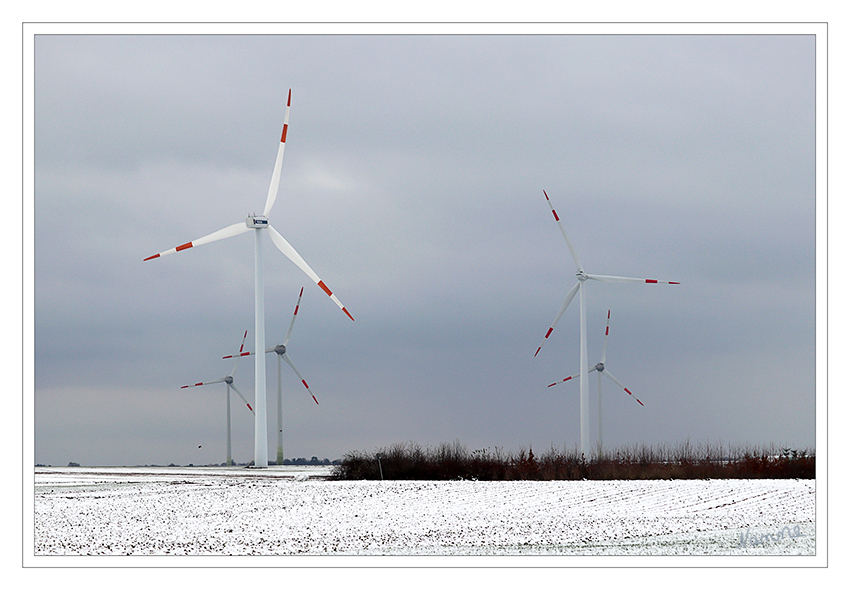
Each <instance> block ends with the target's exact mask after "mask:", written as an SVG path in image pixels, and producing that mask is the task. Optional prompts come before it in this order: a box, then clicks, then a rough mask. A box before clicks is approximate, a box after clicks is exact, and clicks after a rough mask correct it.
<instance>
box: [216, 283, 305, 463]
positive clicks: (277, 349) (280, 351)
mask: <svg viewBox="0 0 850 590" xmlns="http://www.w3.org/2000/svg"><path fill="white" fill-rule="evenodd" d="M302 295H304V287H301V292H300V293H299V294H298V301H297V302H296V303H295V312H294V313H293V314H292V321H290V322H289V330H287V331H286V338H284V339H283V344H278V345H276V346H271V347H269V348H267V349H266V353H269V352H274V353H277V464H278V465H283V396H282V395H281V383H280V359H281V358H283V360H284V361H286V364H288V365H289V366H290V367H292V370H293V371H295V374H296V375H298V378H299V379H301V384H302V385H304V387H305V388H306V389H307V393H309V394H310V397H312V398H313V401H314V402H316V404H317V405H318V403H319V400H317V399H316V396H315V395H313V392H312V391H311V390H310V386H309V385H307V381H305V380H304V377H303V376H302V375H301V373H299V372H298V369H296V368H295V364H294V363H293V362H292V359H290V358H289V356H288V355H287V354H286V345H287V344H289V337H290V336H292V328H293V326H295V318H296V316H298V309H299V308H300V306H301V296H302ZM249 354H254V353H253V352H243V353H241V355H242V356H246V355H249ZM224 358H226V359H227V358H233V355H230V356H226V357H224Z"/></svg>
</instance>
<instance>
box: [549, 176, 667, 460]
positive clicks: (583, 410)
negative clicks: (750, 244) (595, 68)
mask: <svg viewBox="0 0 850 590" xmlns="http://www.w3.org/2000/svg"><path fill="white" fill-rule="evenodd" d="M543 194H544V195H545V197H546V202H547V203H549V208H550V209H552V215H553V216H554V217H555V221H557V222H558V227H559V228H560V229H561V233H562V234H563V235H564V240H565V241H566V242H567V247H568V248H569V249H570V254H571V255H572V257H573V261H574V262H575V264H576V278H577V279H578V282H577V283H576V284H575V286H573V288H572V289H570V290H569V291H568V292H567V298H566V300H565V301H564V304H563V305H562V306H561V309H560V311H558V314H557V315H556V316H555V320H554V321H553V322H552V325H551V326H549V330H548V331H547V332H546V335H545V336H544V337H543V342H541V343H540V346H538V347H537V351H536V352H535V353H534V356H537V353H539V352H540V349H541V348H543V345H544V344H545V343H546V340H547V339H548V338H549V336H550V335H551V334H552V330H554V329H555V324H557V323H558V320H559V319H561V316H562V315H564V312H565V311H566V309H567V306H569V304H570V302H571V301H572V300H573V297H575V295H576V293H578V294H579V315H580V318H581V352H580V355H579V371H580V373H579V375H580V377H579V406H580V419H581V452H582V454H583V455H584V456H585V457H586V458H589V457H590V411H589V405H590V401H589V399H588V392H587V375H586V373H585V367H586V366H587V304H586V296H585V290H586V288H587V287H586V285H585V283H586V282H587V280H588V279H591V280H593V281H599V282H602V283H651V284H665V285H678V284H679V283H678V282H674V281H659V280H656V279H637V278H631V277H617V276H609V275H592V274H588V273H586V272H585V271H584V267H583V266H582V264H581V261H580V260H579V258H578V253H577V252H576V249H575V247H574V246H573V244H572V242H570V238H569V237H567V231H566V230H565V229H564V224H563V223H561V218H560V217H558V214H557V213H556V212H555V207H554V206H553V205H552V201H551V200H550V199H549V195H547V194H546V191H545V190H544V191H543Z"/></svg>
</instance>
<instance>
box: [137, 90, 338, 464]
mask: <svg viewBox="0 0 850 590" xmlns="http://www.w3.org/2000/svg"><path fill="white" fill-rule="evenodd" d="M291 101H292V90H291V89H290V91H289V95H288V97H287V99H286V114H285V115H284V118H283V133H282V134H281V136H280V145H279V146H278V151H277V159H276V160H275V165H274V171H273V172H272V179H271V184H270V185H269V193H268V196H267V197H266V206H265V209H263V214H262V215H256V214H251V215H249V216H248V217H247V218H246V219H245V221H244V222H241V221H240V222H239V223H234V224H233V225H229V226H227V227H225V228H223V229H220V230H218V231H216V232H213V233H211V234H209V235H207V236H204V237H202V238H199V239H197V240H194V241H192V242H186V243H185V244H182V245H180V246H177V247H176V248H171V249H170V250H166V251H164V252H160V253H159V254H154V255H153V256H149V257H147V258H145V260H152V259H154V258H159V257H161V256H165V255H167V254H173V253H175V252H181V251H183V250H188V249H189V248H192V247H195V246H201V245H203V244H208V243H210V242H215V241H217V240H221V239H224V238H229V237H232V236H236V235H239V234H242V233H245V232H247V231H249V230H254V348H255V349H256V350H262V349H263V347H264V346H265V340H266V328H265V303H264V294H263V256H262V254H263V242H262V232H263V231H268V234H269V237H270V238H271V239H272V242H273V243H274V245H275V246H277V248H278V249H279V250H280V251H281V252H283V254H284V256H286V257H287V258H289V259H290V260H291V261H292V262H293V263H295V265H296V266H297V267H298V268H300V269H301V270H302V271H304V273H305V274H306V275H307V276H308V277H310V278H311V279H312V280H313V282H314V283H316V284H317V285H318V286H319V287H320V288H321V289H322V290H323V291H324V292H325V293H327V295H328V296H329V297H330V298H331V299H332V300H333V302H334V303H336V304H337V305H338V306H339V308H340V309H341V310H342V311H343V312H344V313H345V315H347V316H348V317H349V318H350V319H351V320H354V318H353V317H352V316H351V314H350V313H348V310H347V309H345V306H343V305H342V303H340V301H339V299H337V298H336V295H334V294H333V293H332V292H331V290H330V289H328V287H327V285H325V283H324V282H323V281H322V280H321V279H320V278H319V276H318V275H317V274H316V273H315V272H313V269H312V268H310V266H309V265H308V264H307V263H306V262H304V259H303V258H301V256H300V255H299V254H298V252H296V251H295V249H294V248H293V247H292V246H291V245H290V244H289V242H287V241H286V240H285V239H284V238H283V236H281V235H280V234H279V233H278V232H277V231H276V230H275V229H274V228H273V227H272V226H271V225H269V218H268V215H269V213H270V212H271V209H272V205H274V202H275V198H277V191H278V187H279V185H280V172H281V168H282V167H283V150H284V148H285V147H286V132H287V130H288V128H289V106H290V103H291ZM254 386H255V388H256V394H255V395H256V400H255V402H256V413H255V420H254V467H268V465H269V460H268V441H267V439H266V436H267V420H266V358H265V355H262V354H258V355H257V358H256V363H255V367H254Z"/></svg>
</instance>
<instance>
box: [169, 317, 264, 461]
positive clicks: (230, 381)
mask: <svg viewBox="0 0 850 590" xmlns="http://www.w3.org/2000/svg"><path fill="white" fill-rule="evenodd" d="M247 337H248V330H245V334H244V335H243V336H242V346H240V347H239V352H240V353H241V352H242V350H243V349H244V348H245V338H247ZM234 356H235V357H236V361H234V363H233V368H232V369H231V370H230V373H228V374H227V375H226V376H224V377H222V378H221V379H216V380H215V381H202V382H200V383H193V384H192V385H184V386H183V387H181V388H180V389H187V388H189V387H199V386H201V385H212V384H213V383H225V384H226V385H227V461H226V463H227V465H228V466H229V465H233V457H232V455H231V452H230V390H231V389H233V391H235V392H236V393H238V394H239V397H241V398H242V401H244V402H245V405H246V406H248V409H249V410H251V413H252V414H254V408H252V407H251V404H250V403H248V400H247V399H245V396H244V395H242V392H241V391H239V390H238V389H237V388H236V384H235V383H234V382H233V373H235V372H236V365H238V364H239V357H240V356H242V355H240V354H236V355H231V356H230V357H228V358H233V357H234ZM198 448H199V449H200V448H201V447H200V446H198Z"/></svg>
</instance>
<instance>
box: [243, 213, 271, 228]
mask: <svg viewBox="0 0 850 590" xmlns="http://www.w3.org/2000/svg"><path fill="white" fill-rule="evenodd" d="M245 225H247V226H248V227H250V228H253V229H265V228H267V227H268V226H269V218H268V217H265V216H263V215H249V216H248V217H246V218H245Z"/></svg>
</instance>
